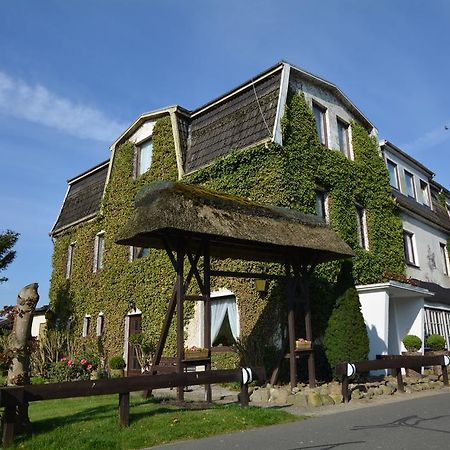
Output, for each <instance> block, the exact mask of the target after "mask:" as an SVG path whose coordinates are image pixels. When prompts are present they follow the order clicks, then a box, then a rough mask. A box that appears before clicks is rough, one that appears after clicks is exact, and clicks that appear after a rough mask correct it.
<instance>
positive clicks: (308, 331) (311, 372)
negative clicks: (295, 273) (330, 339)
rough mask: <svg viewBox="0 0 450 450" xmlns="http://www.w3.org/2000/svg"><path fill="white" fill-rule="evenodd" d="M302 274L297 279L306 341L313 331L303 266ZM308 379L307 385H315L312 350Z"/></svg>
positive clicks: (307, 280) (311, 337) (309, 358)
mask: <svg viewBox="0 0 450 450" xmlns="http://www.w3.org/2000/svg"><path fill="white" fill-rule="evenodd" d="M302 272H303V273H302V276H301V277H300V279H299V281H300V283H301V286H302V289H301V290H302V292H303V300H304V301H303V303H304V308H305V333H306V339H307V340H308V341H310V342H311V345H312V342H313V333H312V323H311V322H312V320H311V299H310V295H309V278H308V271H307V268H306V267H305V266H304V267H303V270H302ZM308 380H309V387H310V388H313V387H315V386H316V367H315V364H314V352H311V353H310V354H309V356H308Z"/></svg>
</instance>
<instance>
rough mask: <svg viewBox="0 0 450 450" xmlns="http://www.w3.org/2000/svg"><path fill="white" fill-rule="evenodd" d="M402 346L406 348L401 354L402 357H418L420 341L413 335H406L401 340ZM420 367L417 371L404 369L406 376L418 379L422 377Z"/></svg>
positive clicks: (420, 346)
mask: <svg viewBox="0 0 450 450" xmlns="http://www.w3.org/2000/svg"><path fill="white" fill-rule="evenodd" d="M402 342H403V345H404V346H405V348H406V352H402V355H407V356H415V355H418V352H419V350H420V349H421V348H422V339H420V337H419V336H416V335H415V334H408V335H406V336H405V337H404V338H403V339H402ZM421 372H422V367H417V369H406V376H408V377H413V378H420V377H421V376H422V374H421Z"/></svg>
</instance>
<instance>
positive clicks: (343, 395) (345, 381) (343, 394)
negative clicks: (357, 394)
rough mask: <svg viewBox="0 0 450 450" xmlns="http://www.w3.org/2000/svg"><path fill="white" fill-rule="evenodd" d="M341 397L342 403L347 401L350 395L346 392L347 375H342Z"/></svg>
mask: <svg viewBox="0 0 450 450" xmlns="http://www.w3.org/2000/svg"><path fill="white" fill-rule="evenodd" d="M342 398H343V400H344V403H348V402H349V400H350V395H349V392H348V375H347V374H344V375H342Z"/></svg>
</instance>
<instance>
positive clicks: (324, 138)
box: [311, 100, 328, 147]
mask: <svg viewBox="0 0 450 450" xmlns="http://www.w3.org/2000/svg"><path fill="white" fill-rule="evenodd" d="M311 107H312V112H313V115H314V120H315V122H316V131H317V135H318V137H319V141H320V143H321V144H323V145H324V146H325V147H328V109H327V108H326V107H325V106H323V105H321V104H320V103H318V102H316V100H312V103H311ZM316 109H317V111H319V112H320V118H321V123H320V124H318V123H317V117H316V113H315V110H316ZM319 126H320V129H321V131H322V133H321V134H320V133H319Z"/></svg>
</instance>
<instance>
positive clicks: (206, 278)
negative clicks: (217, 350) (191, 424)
mask: <svg viewBox="0 0 450 450" xmlns="http://www.w3.org/2000/svg"><path fill="white" fill-rule="evenodd" d="M203 273H204V275H203V295H204V297H205V301H204V304H203V305H204V316H203V318H204V324H203V331H204V333H205V334H204V347H205V348H206V349H208V358H209V362H208V364H207V365H206V370H211V344H212V342H211V258H210V254H209V242H208V241H205V242H204V243H203ZM205 400H206V401H207V402H208V403H211V402H212V392H211V385H210V384H206V385H205Z"/></svg>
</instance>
